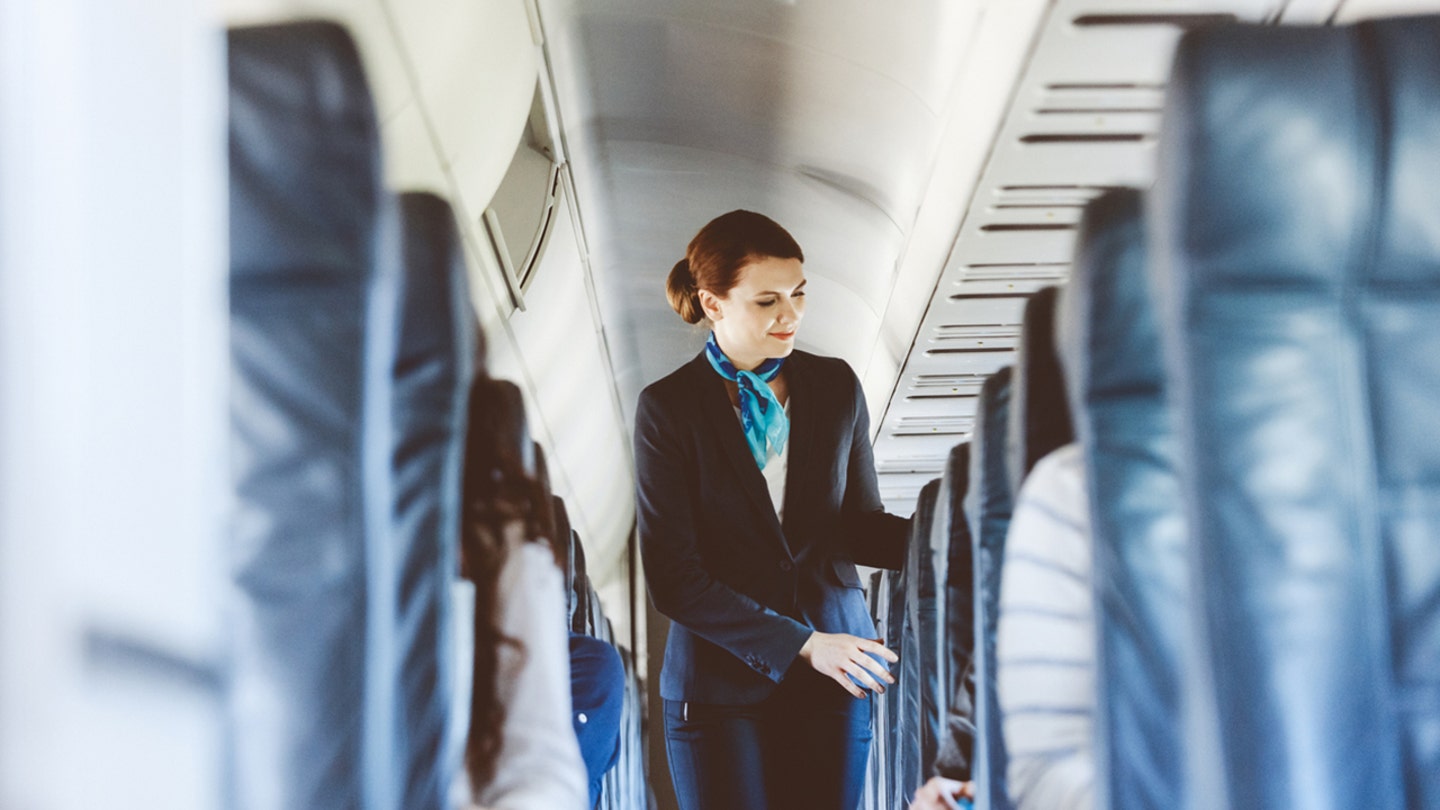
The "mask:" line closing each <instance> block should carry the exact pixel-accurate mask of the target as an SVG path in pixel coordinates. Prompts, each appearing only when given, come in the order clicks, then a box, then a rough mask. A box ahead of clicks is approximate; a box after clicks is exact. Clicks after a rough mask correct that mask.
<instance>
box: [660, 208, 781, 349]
mask: <svg viewBox="0 0 1440 810" xmlns="http://www.w3.org/2000/svg"><path fill="white" fill-rule="evenodd" d="M767 257H769V258H774V259H799V260H800V261H802V262H803V261H805V254H804V253H802V252H801V251H800V245H799V243H797V242H796V241H795V238H794V237H793V236H791V235H790V233H789V232H788V231H786V230H785V229H784V228H782V227H780V225H779V223H777V222H775V220H773V219H771V218H769V217H767V216H765V215H764V214H757V213H755V212H754V211H731V212H730V213H728V214H721V215H720V216H718V217H716V218H714V219H712V220H710V222H709V223H707V224H706V225H705V227H703V228H701V229H700V232H699V233H697V234H695V238H694V239H691V240H690V246H689V247H688V248H686V249H685V258H683V259H681V260H680V261H678V262H676V263H675V266H674V267H672V268H670V276H669V278H667V279H666V280H665V297H666V298H667V299H669V301H670V306H671V307H672V308H673V309H674V310H675V311H676V312H678V313H679V314H680V317H681V318H684V319H685V322H686V323H699V322H700V321H701V320H702V319H704V317H705V312H704V310H702V309H701V308H700V291H701V290H709V291H710V292H712V293H714V294H715V295H717V296H719V297H721V298H724V297H725V296H727V295H729V294H730V290H731V289H732V288H733V287H734V286H735V285H736V284H738V283H739V282H740V271H741V269H743V268H744V267H745V265H747V264H749V263H750V262H752V261H755V260H756V259H763V258H767Z"/></svg>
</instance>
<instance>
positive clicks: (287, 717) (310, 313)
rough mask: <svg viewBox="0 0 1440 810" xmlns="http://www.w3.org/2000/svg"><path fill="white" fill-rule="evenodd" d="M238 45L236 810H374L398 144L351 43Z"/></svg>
mask: <svg viewBox="0 0 1440 810" xmlns="http://www.w3.org/2000/svg"><path fill="white" fill-rule="evenodd" d="M228 39H229V41H228V46H229V47H228V50H229V57H228V58H229V63H228V65H229V90H230V95H229V115H230V119H229V121H230V123H229V139H230V272H231V283H230V302H231V304H230V306H231V330H230V341H231V361H232V377H231V431H232V432H231V436H232V459H233V468H232V476H233V481H234V492H235V496H234V497H235V502H234V510H233V513H232V518H231V556H230V574H231V578H232V580H233V583H234V589H233V593H232V595H231V601H230V605H229V610H230V616H231V625H230V626H231V634H232V639H233V651H232V662H233V670H232V676H231V689H230V694H231V700H230V707H229V710H230V711H229V713H230V742H229V750H230V752H231V762H230V770H231V776H232V782H231V785H232V788H233V806H234V807H237V808H266V809H267V810H271V809H273V808H295V809H296V810H300V809H301V808H305V809H307V810H317V809H318V810H323V808H353V807H362V806H364V807H368V806H372V805H370V804H369V801H370V800H369V798H368V796H367V792H368V791H367V786H366V783H365V781H364V780H365V773H366V769H365V768H364V767H362V762H363V756H364V754H365V751H366V742H367V741H366V736H365V735H366V730H367V727H368V724H369V723H371V722H372V721H373V720H374V718H373V716H372V709H374V708H375V707H371V706H368V705H367V704H366V691H365V685H366V672H367V662H368V660H369V659H368V656H369V655H370V654H371V653H372V652H374V650H373V649H372V648H371V645H370V643H369V640H368V636H369V632H370V629H369V626H368V623H367V615H368V612H367V588H368V584H367V583H368V572H367V568H366V562H367V553H368V549H369V548H370V545H371V543H372V541H373V540H374V539H375V538H377V537H380V536H383V535H385V534H387V533H388V529H389V521H390V518H391V507H392V505H393V501H392V500H391V498H390V492H389V487H388V481H385V480H383V479H381V480H371V479H368V478H367V477H365V476H363V475H362V470H363V469H365V467H366V464H367V463H373V461H374V460H375V459H381V460H388V459H389V454H390V451H391V449H392V448H391V445H390V443H389V414H390V410H389V409H390V404H391V401H390V396H391V393H390V390H389V389H390V380H389V374H388V372H389V370H390V365H389V364H388V363H385V364H383V373H377V372H379V371H380V366H381V365H382V364H377V363H372V362H370V361H369V360H367V357H366V352H367V341H368V339H369V336H371V335H373V334H376V331H375V330H376V326H377V325H376V324H372V323H367V308H368V306H369V303H370V292H371V290H372V287H373V285H374V284H375V283H376V281H377V278H378V277H380V276H382V275H385V276H391V277H393V276H394V275H395V274H396V273H398V270H399V268H398V261H397V255H396V254H395V252H394V251H393V250H392V251H389V252H387V251H385V250H384V249H383V248H382V242H381V241H380V239H379V238H377V234H379V233H380V232H381V230H382V226H383V227H391V228H393V222H391V223H390V224H389V225H388V226H385V224H384V222H383V219H384V217H385V216H386V213H385V211H386V208H387V205H386V197H385V195H384V193H383V191H382V189H381V184H380V171H379V155H380V149H379V134H378V131H377V129H376V121H375V115H374V110H373V108H372V106H371V100H370V94H369V91H368V89H367V87H366V83H365V77H364V75H363V73H362V71H361V68H360V61H359V58H358V55H357V54H356V51H355V46H354V44H353V43H352V42H351V40H350V38H349V36H348V35H347V34H346V33H345V32H344V31H343V30H342V29H340V28H338V27H336V26H333V25H328V24H323V23H306V24H297V25H286V26H268V27H258V28H242V29H235V30H232V31H231V32H230V33H229V38H228ZM390 317H391V318H392V320H391V321H390V323H389V324H388V326H389V327H390V328H392V329H393V327H394V322H393V313H391V314H390ZM372 359H373V358H372ZM377 414H380V415H383V417H382V418H381V419H380V420H379V421H378V422H377V420H376V418H375V415H377ZM380 422H383V423H384V424H380ZM369 742H370V744H375V743H376V742H377V740H376V739H375V738H371V739H370V740H369Z"/></svg>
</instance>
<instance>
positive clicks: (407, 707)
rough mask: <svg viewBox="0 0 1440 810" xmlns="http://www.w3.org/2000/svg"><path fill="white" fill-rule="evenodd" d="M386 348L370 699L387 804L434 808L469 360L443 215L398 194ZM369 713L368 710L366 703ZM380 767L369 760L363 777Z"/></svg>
mask: <svg viewBox="0 0 1440 810" xmlns="http://www.w3.org/2000/svg"><path fill="white" fill-rule="evenodd" d="M399 217H400V232H399V235H400V256H401V259H402V262H403V273H402V274H399V275H398V276H397V279H398V281H399V285H398V289H397V290H396V296H395V298H396V306H397V308H398V312H399V324H398V326H399V329H398V334H397V337H398V344H397V346H396V350H395V352H394V353H393V358H394V359H393V362H392V366H393V371H392V372H391V374H392V376H393V378H394V399H393V402H392V403H391V404H392V414H393V417H392V419H393V436H392V447H393V449H392V459H393V460H392V462H391V463H392V470H391V476H392V479H393V487H394V492H393V497H394V510H393V517H392V521H393V525H392V528H391V531H390V533H389V534H388V535H381V536H378V537H377V540H378V542H375V543H372V545H371V547H370V551H369V560H368V563H367V568H368V570H369V571H370V582H371V587H370V589H369V594H370V603H371V610H370V623H371V634H372V637H375V638H383V639H385V642H384V643H383V644H378V645H375V646H373V647H372V661H373V666H372V672H373V673H383V674H384V677H377V676H376V675H374V674H372V680H371V686H370V694H371V700H372V701H374V702H375V704H379V705H392V706H394V710H395V712H396V716H395V717H394V718H393V719H392V721H391V722H390V723H386V724H384V725H386V726H388V727H389V729H390V732H389V733H390V735H391V737H392V741H391V742H390V744H389V746H388V749H389V751H388V753H387V754H385V755H384V758H382V759H380V760H379V761H380V762H384V763H392V767H394V769H395V772H394V780H395V781H394V784H392V785H390V786H389V789H388V794H389V795H390V797H391V800H387V801H386V802H385V803H386V804H387V805H392V804H394V805H398V806H399V807H405V808H410V807H414V808H439V807H441V806H442V805H443V801H444V797H445V793H446V791H447V790H448V789H449V782H450V773H449V771H448V770H447V768H446V765H445V763H444V761H443V760H442V759H441V758H439V757H437V756H436V755H435V752H437V751H441V750H443V744H444V740H445V739H446V738H447V736H448V734H447V729H446V723H447V722H448V718H449V716H450V703H451V701H452V699H453V698H452V692H453V685H452V684H451V683H450V679H449V673H450V671H451V669H450V666H449V664H448V663H446V662H445V661H443V660H442V655H443V653H444V651H446V650H448V645H449V639H450V638H451V635H452V632H453V631H452V630H451V628H450V624H451V622H453V621H469V617H454V616H452V615H450V604H451V603H450V596H449V594H450V584H451V582H452V580H453V579H454V577H455V574H456V553H457V552H456V543H457V538H458V537H459V527H460V484H461V466H462V463H463V453H464V437H465V426H466V418H467V417H466V410H465V407H466V398H467V395H468V392H469V388H470V371H471V368H472V359H471V358H472V357H473V356H474V352H475V345H474V334H475V332H474V326H473V325H474V323H475V314H474V312H473V311H472V309H471V307H470V292H469V284H468V281H467V277H466V273H465V258H464V252H463V249H462V247H461V244H460V234H459V232H458V230H457V229H456V227H455V214H454V212H453V211H452V210H451V208H450V205H449V204H448V203H446V202H445V201H444V200H443V199H441V198H439V197H437V196H435V195H433V194H428V193H407V194H402V195H400V197H399ZM372 708H373V707H372ZM384 770H386V768H385V767H383V766H379V765H376V764H375V762H374V761H373V760H372V761H371V764H370V772H371V774H372V775H375V774H377V773H378V772H383V771H384Z"/></svg>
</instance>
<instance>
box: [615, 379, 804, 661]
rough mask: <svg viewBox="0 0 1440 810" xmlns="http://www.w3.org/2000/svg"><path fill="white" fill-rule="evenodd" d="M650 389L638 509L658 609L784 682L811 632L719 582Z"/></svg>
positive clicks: (672, 434)
mask: <svg viewBox="0 0 1440 810" xmlns="http://www.w3.org/2000/svg"><path fill="white" fill-rule="evenodd" d="M676 436H677V432H676V430H675V429H674V426H673V423H672V421H671V419H670V415H669V414H667V413H666V411H665V408H664V406H663V404H662V403H660V402H658V401H656V398H655V397H654V396H653V395H652V394H651V392H650V391H649V390H647V391H645V392H643V393H642V394H641V395H640V402H639V406H638V408H637V410H636V416H635V472H636V493H637V497H636V510H637V521H638V524H639V525H638V528H639V533H640V553H641V555H642V557H643V558H644V562H645V581H646V583H647V584H648V585H649V590H650V599H651V601H653V602H654V603H655V608H656V610H659V611H660V612H661V613H663V614H665V615H666V616H668V617H669V618H670V619H671V620H672V621H675V622H678V623H679V624H681V625H683V626H684V627H685V628H686V629H688V630H690V631H691V632H693V633H695V634H696V635H698V636H700V637H701V638H703V639H705V640H706V641H709V642H711V643H713V644H717V645H719V646H720V647H722V648H724V649H725V650H728V651H729V652H730V653H731V654H733V655H734V656H735V657H737V658H739V659H740V660H741V661H744V662H745V663H746V664H748V665H749V666H750V667H751V669H754V670H755V671H756V672H759V673H760V674H761V675H764V676H765V677H767V678H769V679H770V680H772V681H775V682H777V683H778V682H779V681H780V680H781V679H782V678H783V677H784V675H785V671H786V670H787V669H788V668H789V667H790V665H791V664H792V663H793V662H794V661H795V658H796V656H798V655H799V653H800V648H801V647H803V646H804V645H805V642H806V641H807V640H808V639H809V638H810V635H811V633H813V632H814V631H813V630H812V629H811V628H809V627H806V626H805V625H803V624H801V623H800V622H797V621H795V620H794V619H791V618H790V617H788V616H782V615H780V614H779V613H776V612H775V611H773V610H771V609H770V608H768V607H765V606H764V605H761V604H760V603H759V602H757V601H755V600H754V599H751V598H750V597H748V596H746V595H744V594H742V593H740V592H738V591H736V590H734V589H733V588H731V587H730V586H728V585H726V584H725V583H723V582H720V581H719V580H718V579H716V578H715V577H714V576H713V575H711V573H710V572H709V571H708V570H706V567H705V564H704V561H703V560H702V559H701V557H700V552H699V549H698V546H697V537H696V531H695V521H696V520H697V519H699V518H698V516H697V515H696V514H695V510H694V505H693V504H692V503H691V502H690V494H689V491H688V488H687V487H686V485H685V482H686V480H687V479H688V478H689V477H690V475H689V471H687V470H686V465H687V464H695V463H698V462H697V460H696V459H693V458H689V457H688V454H687V453H686V452H685V451H684V449H683V447H681V445H680V444H679V443H678V442H677V441H676Z"/></svg>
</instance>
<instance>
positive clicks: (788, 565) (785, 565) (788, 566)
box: [780, 560, 795, 571]
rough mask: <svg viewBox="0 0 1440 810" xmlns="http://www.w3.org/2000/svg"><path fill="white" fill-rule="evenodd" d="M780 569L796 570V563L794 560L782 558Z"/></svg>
mask: <svg viewBox="0 0 1440 810" xmlns="http://www.w3.org/2000/svg"><path fill="white" fill-rule="evenodd" d="M780 570H781V571H793V570H795V564H794V563H792V562H790V561H789V560H781V561H780Z"/></svg>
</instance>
